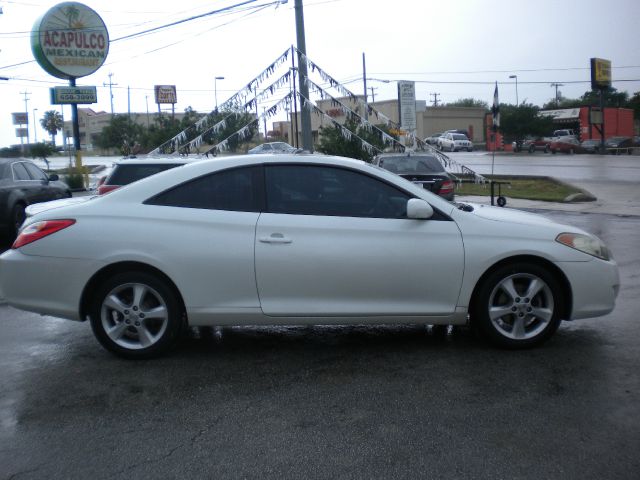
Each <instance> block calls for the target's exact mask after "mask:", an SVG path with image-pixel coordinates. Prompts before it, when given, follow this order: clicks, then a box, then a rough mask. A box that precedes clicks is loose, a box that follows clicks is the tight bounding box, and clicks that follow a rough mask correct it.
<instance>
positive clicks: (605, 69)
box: [591, 58, 611, 89]
mask: <svg viewBox="0 0 640 480" xmlns="http://www.w3.org/2000/svg"><path fill="white" fill-rule="evenodd" d="M609 87H611V60H605V59H603V58H592V59H591V88H592V89H598V88H609Z"/></svg>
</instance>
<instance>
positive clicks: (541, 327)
mask: <svg viewBox="0 0 640 480" xmlns="http://www.w3.org/2000/svg"><path fill="white" fill-rule="evenodd" d="M563 311H564V297H563V295H562V288H561V286H560V283H559V282H558V280H557V279H556V277H555V276H554V275H552V274H551V273H550V272H549V271H548V270H546V269H545V268H543V267H541V266H539V265H536V264H532V263H524V262H522V263H520V262H518V263H514V264H511V265H505V266H503V267H500V268H498V269H497V270H495V271H493V272H491V273H490V274H489V275H488V277H486V278H485V279H483V280H482V283H481V284H480V285H479V289H478V291H477V294H476V295H475V299H474V304H473V306H472V312H471V313H472V322H473V326H474V327H475V328H476V330H477V331H478V332H479V333H480V334H481V336H483V337H484V338H485V339H487V340H488V341H489V342H490V343H492V344H493V345H495V346H498V347H501V348H508V349H520V348H530V347H534V346H537V345H540V344H542V343H543V342H545V341H546V340H548V339H549V338H550V337H551V336H552V335H553V334H554V333H555V331H556V330H557V329H558V326H559V325H560V321H561V317H560V315H561V312H563Z"/></svg>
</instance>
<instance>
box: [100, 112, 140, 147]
mask: <svg viewBox="0 0 640 480" xmlns="http://www.w3.org/2000/svg"><path fill="white" fill-rule="evenodd" d="M143 136H144V128H143V127H142V125H138V124H137V123H135V122H133V121H132V120H131V119H130V118H129V116H128V115H114V116H113V118H112V119H111V121H110V122H109V125H107V126H106V127H104V128H103V129H102V132H101V133H100V135H98V138H97V139H96V144H97V145H98V146H99V147H100V148H105V149H111V148H117V149H120V151H121V152H122V154H123V155H129V154H130V153H131V151H132V149H133V148H134V147H135V145H136V144H140V143H141V141H142V140H143Z"/></svg>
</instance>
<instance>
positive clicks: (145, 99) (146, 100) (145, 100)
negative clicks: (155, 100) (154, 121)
mask: <svg viewBox="0 0 640 480" xmlns="http://www.w3.org/2000/svg"><path fill="white" fill-rule="evenodd" d="M144 103H146V105H147V130H149V95H145V96H144Z"/></svg>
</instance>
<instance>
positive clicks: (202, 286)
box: [119, 166, 264, 319]
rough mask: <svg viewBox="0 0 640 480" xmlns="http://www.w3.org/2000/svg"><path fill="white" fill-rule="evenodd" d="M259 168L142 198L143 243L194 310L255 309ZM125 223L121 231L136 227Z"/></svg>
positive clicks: (213, 176) (222, 173)
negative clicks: (146, 234) (147, 228)
mask: <svg viewBox="0 0 640 480" xmlns="http://www.w3.org/2000/svg"><path fill="white" fill-rule="evenodd" d="M263 186H264V181H263V179H262V167H253V166H249V167H238V168H231V169H227V170H222V171H218V172H215V173H212V174H208V175H204V176H202V177H198V178H195V179H194V180H191V181H188V182H185V183H182V184H180V185H178V186H176V187H174V188H172V189H170V190H167V191H165V192H163V193H160V194H158V195H156V196H154V197H153V198H150V199H149V200H147V201H145V202H144V210H143V211H142V212H141V216H142V217H144V222H143V223H144V224H149V225H152V226H153V230H152V231H151V233H150V234H149V238H148V240H147V242H148V245H147V248H148V249H149V251H151V252H153V253H154V255H156V256H157V257H160V258H162V261H163V262H164V264H165V265H166V268H167V272H166V273H167V274H168V275H169V276H170V278H172V280H173V281H174V282H175V283H176V285H177V286H178V288H179V289H180V291H181V293H182V295H183V298H184V301H185V305H186V306H187V308H188V309H189V312H190V314H193V318H192V319H196V316H197V315H200V316H205V317H206V316H207V315H209V314H212V313H220V312H228V311H234V312H236V313H237V312H238V311H244V310H245V309H255V310H258V309H259V300H258V292H257V290H256V281H255V265H254V243H255V241H254V237H255V229H256V222H257V220H258V217H259V215H260V210H261V209H262V200H263V193H262V190H263ZM132 220H133V223H134V224H133V225H131V226H129V225H127V224H126V223H125V222H119V225H125V228H124V230H123V232H122V235H127V230H128V229H130V228H142V227H138V226H137V224H138V223H140V221H139V219H137V218H134V219H132Z"/></svg>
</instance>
